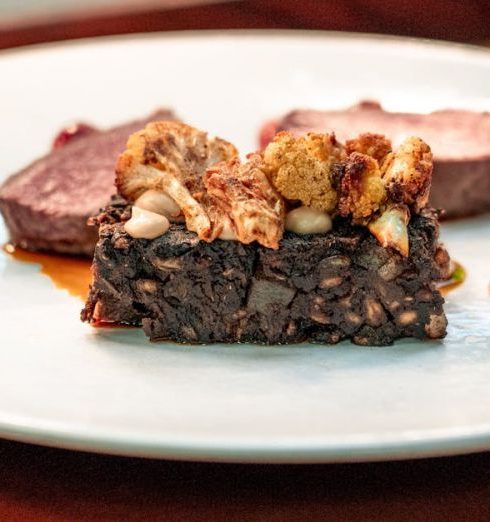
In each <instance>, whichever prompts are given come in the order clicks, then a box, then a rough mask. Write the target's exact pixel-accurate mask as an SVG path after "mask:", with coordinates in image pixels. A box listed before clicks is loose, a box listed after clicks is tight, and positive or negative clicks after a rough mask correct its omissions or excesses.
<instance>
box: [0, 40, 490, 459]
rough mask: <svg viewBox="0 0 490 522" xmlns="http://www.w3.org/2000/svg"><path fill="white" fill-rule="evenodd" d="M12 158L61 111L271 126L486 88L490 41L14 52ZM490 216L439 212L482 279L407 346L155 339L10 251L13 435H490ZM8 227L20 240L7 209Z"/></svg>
mask: <svg viewBox="0 0 490 522" xmlns="http://www.w3.org/2000/svg"><path fill="white" fill-rule="evenodd" d="M0 78H1V81H0V114H1V122H0V144H1V145H0V148H1V154H0V176H1V177H2V178H5V177H6V176H7V175H8V174H9V173H11V172H13V171H15V170H16V169H18V168H20V167H22V166H23V165H25V164H27V163H28V162H29V161H31V160H32V159H34V158H35V157H37V156H39V155H41V154H43V153H44V152H45V151H46V150H47V148H48V146H49V143H50V140H51V138H52V136H53V134H54V133H55V131H57V130H58V129H59V128H60V127H61V126H63V125H64V124H66V123H67V122H70V121H73V120H79V119H82V120H84V121H89V122H93V123H95V124H98V125H101V126H104V125H109V124H113V123H117V122H119V121H124V120H126V119H128V118H131V117H137V116H140V115H143V114H145V113H147V112H149V111H151V110H152V109H154V108H156V107H157V106H162V105H163V106H169V107H173V108H175V110H176V111H177V113H178V114H179V115H180V116H181V117H182V118H183V119H184V120H185V121H187V122H188V123H191V124H194V125H196V126H199V127H202V128H204V129H207V130H209V132H210V133H212V134H218V135H220V136H222V137H224V138H227V139H229V140H231V141H233V142H235V143H236V144H237V145H238V146H239V147H240V148H241V150H242V151H250V150H253V149H254V148H256V146H257V131H258V129H259V126H260V125H261V124H262V123H263V122H264V120H266V119H267V118H270V117H273V116H275V115H278V114H280V113H281V112H283V111H286V110H288V109H291V108H294V107H315V108H328V107H344V106H347V105H348V104H350V103H353V102H355V101H357V100H358V99H359V98H364V97H370V98H376V99H379V100H381V101H382V102H383V104H384V105H385V106H386V107H387V108H389V109H401V110H405V109H407V110H417V111H429V110H432V109H436V108H441V107H446V106H452V107H469V108H475V109H480V110H482V109H486V110H488V109H489V108H490V55H489V53H488V52H487V51H484V50H478V49H476V48H471V47H463V46H458V45H445V44H434V43H430V42H417V41H412V40H403V39H390V38H374V37H363V36H348V35H336V34H328V33H327V34H325V33H320V34H318V33H291V32H281V33H275V34H270V33H263V32H254V33H243V32H242V33H240V32H233V33H221V34H217V33H197V34H196V33H182V34H180V35H172V34H167V35H157V36H151V37H141V36H131V37H129V38H117V39H96V40H89V41H82V42H77V43H69V44H64V45H54V46H42V47H37V48H30V49H29V48H28V49H25V50H19V51H14V52H5V53H3V54H0ZM489 230H490V219H489V218H488V217H480V218H475V219H468V220H464V221H457V222H453V223H449V224H447V225H444V226H443V230H442V235H443V239H444V241H445V242H446V244H447V246H448V249H449V251H450V252H451V254H452V256H453V257H454V258H455V259H457V260H459V261H460V262H461V263H462V264H463V265H464V266H465V267H466V269H467V270H468V279H467V282H466V283H465V284H464V285H463V286H461V287H460V288H458V289H457V290H455V291H454V292H452V293H450V294H449V296H448V299H447V305H446V310H447V315H448V318H449V322H450V324H449V331H448V336H447V338H446V339H445V340H444V341H442V342H417V341H412V340H410V341H399V342H397V343H396V344H395V345H394V346H393V347H387V348H366V347H357V346H354V345H351V344H349V343H342V344H340V345H337V346H334V347H328V346H325V347H324V346H312V345H297V346H290V347H271V348H264V347H254V346H243V345H242V346H226V345H214V346H207V347H188V346H179V345H176V344H165V343H161V344H150V343H148V342H147V341H146V339H145V337H144V335H143V333H142V332H141V331H139V330H119V329H93V328H91V327H90V326H87V325H85V324H81V323H80V321H79V319H78V315H79V311H80V308H81V305H82V303H81V301H80V300H79V299H77V298H75V297H71V296H70V295H68V293H67V292H65V291H61V290H59V289H56V288H55V287H54V286H53V285H52V283H51V281H50V280H49V279H47V278H46V277H44V276H42V275H40V274H39V268H38V267H37V266H36V265H32V264H23V263H19V262H15V261H12V260H11V259H10V258H8V257H7V256H6V255H4V254H0V309H1V314H0V325H1V329H0V435H1V436H3V437H6V438H12V439H18V440H24V441H30V442H37V443H41V444H49V445H54V446H60V447H69V448H78V449H89V450H93V451H101V452H111V453H119V454H126V455H142V456H149V457H162V458H182V459H200V460H222V461H244V462H327V461H348V460H351V461H356V460H368V459H388V458H406V457H407V458H408V457H418V456H432V455H448V454H456V453H463V452H469V451H477V450H482V449H490V384H489V383H490V297H489V293H488V292H489V288H488V286H489V282H490V239H489ZM0 240H1V241H2V242H5V241H6V240H7V236H6V232H5V229H4V228H3V226H2V228H0Z"/></svg>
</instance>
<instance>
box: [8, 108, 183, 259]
mask: <svg viewBox="0 0 490 522" xmlns="http://www.w3.org/2000/svg"><path fill="white" fill-rule="evenodd" d="M169 119H171V120H175V116H174V114H173V113H172V112H171V111H168V110H159V111H157V112H155V113H153V114H151V115H149V116H148V117H146V118H144V119H141V120H138V121H132V122H130V123H125V124H123V125H120V126H118V127H114V128H112V129H110V130H107V131H91V132H84V133H83V134H82V135H78V136H77V137H76V139H75V138H73V139H70V140H66V139H65V140H64V144H63V146H59V145H60V143H57V147H56V148H55V149H54V150H53V151H51V152H50V153H49V154H47V155H46V156H44V157H43V158H41V159H39V160H37V161H35V162H34V163H32V164H31V165H29V166H28V167H26V168H25V169H23V170H22V171H21V172H19V173H18V174H15V175H13V176H11V177H10V178H8V179H7V180H6V181H5V183H4V184H3V185H2V186H1V187H0V211H1V212H2V214H3V216H4V219H5V223H6V225H7V228H8V229H9V232H10V238H11V241H12V242H13V243H15V244H17V245H19V246H21V247H23V248H26V249H29V250H48V251H54V252H60V253H68V254H78V255H87V256H90V255H92V254H93V250H94V247H95V243H96V241H97V231H96V230H95V229H94V227H88V226H87V219H88V218H89V217H90V216H92V215H94V214H96V213H97V212H98V211H99V209H100V208H102V207H104V206H105V205H107V204H108V203H109V201H110V198H111V195H112V194H114V193H115V188H114V165H115V162H116V159H117V156H118V154H120V153H121V152H122V151H123V150H124V148H125V145H126V141H127V139H128V137H129V135H130V134H132V133H133V132H136V131H137V130H139V129H140V128H142V127H143V126H144V125H145V124H146V123H148V122H149V121H155V120H169ZM65 138H66V136H65ZM57 141H59V140H57ZM65 142H66V143H65Z"/></svg>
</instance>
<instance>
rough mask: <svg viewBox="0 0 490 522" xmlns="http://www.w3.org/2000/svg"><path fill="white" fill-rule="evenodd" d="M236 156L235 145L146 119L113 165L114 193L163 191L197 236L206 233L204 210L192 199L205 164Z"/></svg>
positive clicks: (200, 185) (131, 196)
mask: <svg viewBox="0 0 490 522" xmlns="http://www.w3.org/2000/svg"><path fill="white" fill-rule="evenodd" d="M236 156H237V150H236V149H235V147H234V146H233V145H232V144H231V143H228V142H227V141H224V140H221V139H219V138H214V139H209V138H208V136H207V134H206V133H205V132H202V131H199V130H197V129H194V128H193V127H190V126H188V125H185V124H183V123H179V122H172V121H160V122H153V123H150V124H148V125H147V126H146V127H145V128H144V129H143V130H141V131H139V132H136V133H135V134H133V135H131V136H130V138H129V140H128V143H127V148H126V150H125V152H123V153H122V154H121V155H120V156H119V159H118V161H117V164H116V186H117V188H118V191H119V194H121V195H122V196H123V197H125V198H126V199H128V200H129V201H134V200H135V199H137V198H138V197H139V196H141V195H142V194H143V192H145V191H147V190H149V189H153V190H160V191H163V192H165V193H166V194H168V195H169V196H170V197H171V198H172V199H173V200H174V201H175V202H176V203H177V205H178V206H179V207H180V208H181V210H182V213H183V214H184V217H185V219H186V223H187V228H188V229H189V230H192V231H194V232H196V233H197V234H198V235H199V236H200V237H203V238H204V237H206V236H207V235H208V234H209V233H210V229H211V223H210V220H209V217H208V215H207V213H206V210H205V209H204V208H203V207H202V205H201V204H200V203H198V201H197V200H196V194H199V193H200V192H201V191H202V190H204V185H203V182H202V175H203V173H204V171H205V170H206V168H207V167H209V166H211V165H214V164H215V163H218V162H220V161H224V160H229V159H232V158H234V157H236Z"/></svg>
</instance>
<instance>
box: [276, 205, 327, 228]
mask: <svg viewBox="0 0 490 522" xmlns="http://www.w3.org/2000/svg"><path fill="white" fill-rule="evenodd" d="M285 228H286V230H289V231H290V232H294V233H295V234H325V233H326V232H328V231H330V230H331V229H332V219H331V218H330V216H329V215H328V214H327V213H326V212H323V211H322V210H318V209H316V208H312V207H299V208H295V209H294V210H291V212H289V213H288V214H287V216H286V222H285Z"/></svg>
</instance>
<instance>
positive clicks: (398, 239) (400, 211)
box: [368, 205, 410, 257]
mask: <svg viewBox="0 0 490 522" xmlns="http://www.w3.org/2000/svg"><path fill="white" fill-rule="evenodd" d="M409 220H410V213H409V211H408V208H407V207H406V206H405V205H392V206H389V207H388V208H387V209H386V210H385V211H384V212H383V213H382V214H381V215H380V216H379V217H378V218H377V219H375V220H374V221H371V223H369V226H368V227H369V231H370V232H371V234H373V236H374V237H375V238H376V239H377V240H378V241H379V243H380V244H381V246H383V247H385V248H386V247H391V248H394V249H395V250H398V252H400V254H402V255H403V256H405V257H406V256H408V252H409V244H408V229H407V225H408V222H409Z"/></svg>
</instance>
